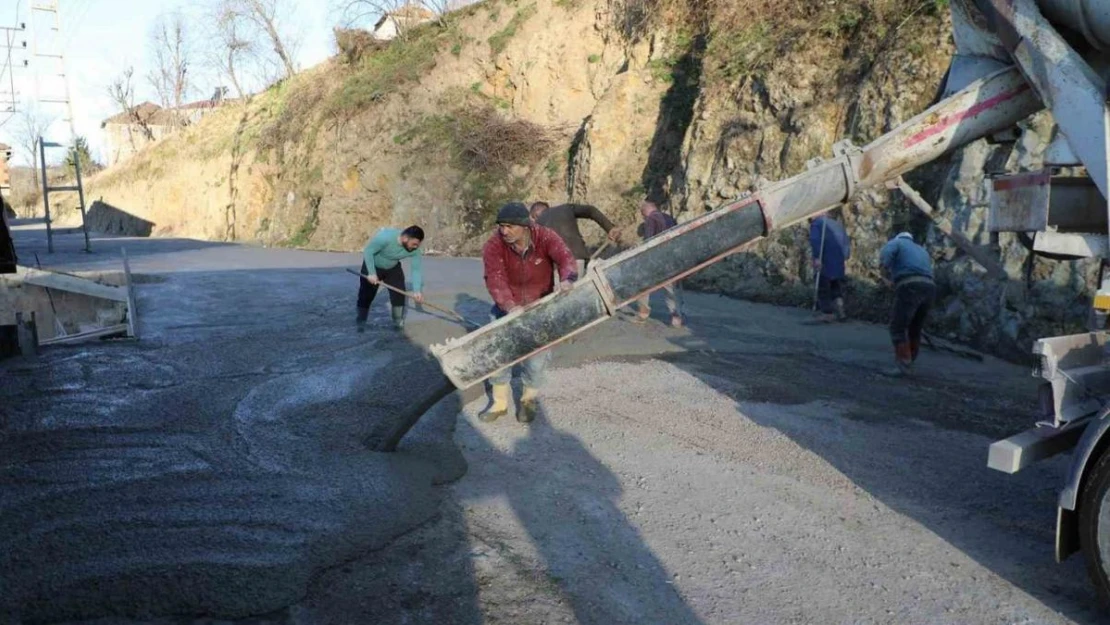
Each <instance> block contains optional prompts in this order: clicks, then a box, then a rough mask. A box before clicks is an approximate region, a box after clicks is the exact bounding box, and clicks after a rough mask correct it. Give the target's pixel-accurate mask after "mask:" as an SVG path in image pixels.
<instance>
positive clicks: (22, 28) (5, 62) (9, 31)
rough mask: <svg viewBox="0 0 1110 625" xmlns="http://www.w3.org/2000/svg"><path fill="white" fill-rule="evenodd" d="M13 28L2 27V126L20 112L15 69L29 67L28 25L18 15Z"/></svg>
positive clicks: (0, 99)
mask: <svg viewBox="0 0 1110 625" xmlns="http://www.w3.org/2000/svg"><path fill="white" fill-rule="evenodd" d="M15 19H16V21H15V24H14V25H13V26H0V126H3V125H4V124H5V123H7V122H8V120H10V119H11V118H12V117H13V116H14V115H15V114H16V112H18V108H19V92H18V91H16V88H15V68H16V67H21V68H25V67H27V65H28V59H27V57H26V52H27V25H26V23H23V22H20V21H19V15H18V14H16V17H15ZM20 57H22V58H20Z"/></svg>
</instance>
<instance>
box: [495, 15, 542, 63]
mask: <svg viewBox="0 0 1110 625" xmlns="http://www.w3.org/2000/svg"><path fill="white" fill-rule="evenodd" d="M535 14H536V5H535V4H529V5H528V6H526V7H524V8H523V9H521V10H519V11H517V12H516V14H515V15H513V19H511V20H509V23H508V24H506V25H505V28H503V29H501V30H499V31H498V32H496V33H494V34H493V35H492V36H491V37H490V38H489V48H490V51H491V52H493V54H495V55H497V54H501V52H502V51H504V50H505V47H506V46H508V45H509V42H510V41H512V39H513V37H515V36H516V31H517V29H518V28H520V27H521V26H523V25H524V23H525V22H527V21H528V19H529V18H530V17H532V16H533V15H535Z"/></svg>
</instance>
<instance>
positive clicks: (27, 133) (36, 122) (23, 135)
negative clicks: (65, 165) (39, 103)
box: [14, 103, 54, 169]
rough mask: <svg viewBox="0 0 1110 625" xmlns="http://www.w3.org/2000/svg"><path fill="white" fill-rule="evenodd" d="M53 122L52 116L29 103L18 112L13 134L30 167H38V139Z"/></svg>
mask: <svg viewBox="0 0 1110 625" xmlns="http://www.w3.org/2000/svg"><path fill="white" fill-rule="evenodd" d="M53 123H54V119H53V118H51V117H49V116H48V115H46V114H45V113H43V112H42V111H41V110H40V109H38V108H36V107H35V106H32V105H31V104H29V103H28V104H27V105H26V106H24V107H23V110H21V111H20V112H19V113H18V119H17V122H16V124H15V131H14V136H15V140H16V143H18V144H19V149H20V150H22V151H23V153H24V154H25V155H26V156H27V162H28V163H30V164H31V167H34V168H36V169H37V168H38V166H39V139H40V138H41V137H42V136H43V135H45V134H46V131H47V130H48V129H49V128H50V126H51V125H52V124H53Z"/></svg>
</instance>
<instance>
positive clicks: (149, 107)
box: [100, 102, 163, 128]
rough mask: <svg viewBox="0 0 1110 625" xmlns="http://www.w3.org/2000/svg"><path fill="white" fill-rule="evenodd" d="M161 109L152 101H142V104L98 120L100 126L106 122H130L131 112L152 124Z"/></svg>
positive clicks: (105, 124)
mask: <svg viewBox="0 0 1110 625" xmlns="http://www.w3.org/2000/svg"><path fill="white" fill-rule="evenodd" d="M162 110H163V109H162V107H160V106H158V105H157V104H155V103H153V102H143V103H142V104H137V105H135V106H134V107H132V108H131V109H130V110H127V111H123V112H120V113H116V114H115V115H113V116H111V117H109V118H108V119H106V120H104V121H102V122H100V127H101V128H103V127H105V126H107V125H108V124H130V123H131V120H132V114H134V115H135V116H137V117H139V118H140V119H142V120H143V121H145V122H146V123H148V124H154V123H155V121H154V119H155V118H156V117H157V116H158V114H159V112H161V111H162Z"/></svg>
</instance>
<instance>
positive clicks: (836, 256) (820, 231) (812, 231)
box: [809, 215, 852, 323]
mask: <svg viewBox="0 0 1110 625" xmlns="http://www.w3.org/2000/svg"><path fill="white" fill-rule="evenodd" d="M851 245H852V244H851V242H850V241H849V240H848V234H847V233H846V232H844V226H842V225H840V222H839V221H837V220H835V219H833V218H832V217H829V216H828V215H822V216H820V217H816V218H813V219H810V220H809V246H810V250H811V251H812V253H813V269H814V271H816V272H817V289H816V290H817V293H816V294H815V295H816V297H815V299H816V301H815V302H814V308H816V309H817V311H818V312H819V313H820V315H819V316H818V317H817V319H816V320H815V322H816V323H828V322H830V321H833V320H836V321H844V320H845V319H847V317H846V316H845V314H844V295H843V287H844V261H846V260H847V259H848V258H849V257H850V256H851V253H852V247H851Z"/></svg>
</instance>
